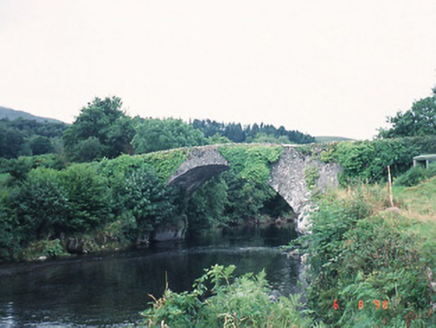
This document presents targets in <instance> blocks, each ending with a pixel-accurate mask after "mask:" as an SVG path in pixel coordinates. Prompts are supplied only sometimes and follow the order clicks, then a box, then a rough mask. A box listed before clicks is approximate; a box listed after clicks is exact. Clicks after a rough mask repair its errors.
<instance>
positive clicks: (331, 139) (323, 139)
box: [315, 136, 354, 143]
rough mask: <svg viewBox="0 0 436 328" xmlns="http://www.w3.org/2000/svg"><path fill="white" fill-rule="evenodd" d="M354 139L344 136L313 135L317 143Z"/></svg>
mask: <svg viewBox="0 0 436 328" xmlns="http://www.w3.org/2000/svg"><path fill="white" fill-rule="evenodd" d="M352 140H354V139H351V138H345V137H330V136H322V137H315V141H316V142H319V143H323V142H338V141H352Z"/></svg>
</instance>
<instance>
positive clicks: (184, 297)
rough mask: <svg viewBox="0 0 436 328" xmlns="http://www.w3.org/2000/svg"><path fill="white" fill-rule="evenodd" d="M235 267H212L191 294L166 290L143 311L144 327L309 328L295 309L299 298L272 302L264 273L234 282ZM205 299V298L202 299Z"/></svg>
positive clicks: (249, 274)
mask: <svg viewBox="0 0 436 328" xmlns="http://www.w3.org/2000/svg"><path fill="white" fill-rule="evenodd" d="M234 270H235V266H233V265H231V266H228V267H224V266H220V265H215V266H212V267H211V268H210V269H209V270H206V273H205V274H204V275H203V276H202V277H200V278H199V279H197V280H196V282H195V284H194V285H193V290H192V291H191V292H182V293H175V292H172V291H171V290H169V289H167V290H166V291H165V293H164V295H163V296H162V297H161V298H160V299H158V300H155V302H154V304H153V307H152V308H150V309H148V310H146V311H144V312H143V313H142V315H144V316H145V317H146V318H147V319H146V320H145V322H144V324H146V325H147V327H162V326H163V325H168V326H169V327H196V328H200V327H211V328H213V327H265V328H266V327H309V323H310V321H309V319H307V318H303V316H302V314H301V312H300V311H299V310H297V306H298V296H292V295H291V296H290V297H283V296H281V297H280V298H279V299H278V301H276V302H272V301H271V300H270V297H269V292H270V290H269V288H268V281H267V280H266V274H265V272H264V271H261V272H260V273H258V274H256V275H253V274H251V273H248V274H245V275H243V276H241V277H238V278H237V279H235V277H234V276H233V272H234ZM206 296H208V297H207V298H205V297H206Z"/></svg>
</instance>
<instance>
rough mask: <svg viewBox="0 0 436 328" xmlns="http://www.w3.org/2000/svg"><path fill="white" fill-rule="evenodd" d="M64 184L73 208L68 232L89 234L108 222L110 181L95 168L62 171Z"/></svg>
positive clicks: (81, 167)
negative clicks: (85, 232)
mask: <svg viewBox="0 0 436 328" xmlns="http://www.w3.org/2000/svg"><path fill="white" fill-rule="evenodd" d="M61 184H62V187H63V188H64V190H65V191H66V194H67V197H68V200H69V207H70V210H69V212H68V216H67V220H68V221H67V222H68V224H67V226H66V227H65V230H66V231H69V232H75V231H82V232H83V231H90V230H92V229H93V228H95V227H97V226H98V225H103V224H104V223H106V222H108V221H109V220H108V219H109V218H110V212H111V203H112V200H111V194H110V190H109V188H108V181H107V179H106V178H105V177H103V176H102V175H99V174H98V173H97V169H96V168H95V167H94V166H91V165H85V164H74V165H72V166H70V167H69V168H68V169H67V170H65V171H61Z"/></svg>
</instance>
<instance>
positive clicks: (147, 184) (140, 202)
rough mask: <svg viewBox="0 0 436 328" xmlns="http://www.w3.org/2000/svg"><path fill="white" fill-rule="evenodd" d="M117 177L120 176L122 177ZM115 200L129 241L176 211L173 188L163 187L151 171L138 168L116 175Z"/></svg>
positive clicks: (173, 217)
mask: <svg viewBox="0 0 436 328" xmlns="http://www.w3.org/2000/svg"><path fill="white" fill-rule="evenodd" d="M120 177H123V178H122V179H121V180H120V179H119V178H120ZM114 191H115V193H116V194H115V196H114V199H115V201H116V203H117V204H118V208H119V209H120V210H121V211H122V213H120V216H121V218H122V219H123V224H124V232H125V234H127V235H128V238H129V239H130V240H132V241H133V240H135V239H136V238H138V236H141V235H143V234H144V233H150V232H151V231H153V230H154V229H155V228H156V227H157V225H158V224H160V223H162V222H170V221H171V220H172V219H175V218H176V217H177V214H178V204H177V201H176V198H177V196H178V194H177V192H176V190H175V189H172V188H165V187H164V186H163V185H162V183H161V181H160V180H159V178H158V177H157V176H156V174H155V173H154V171H153V170H151V169H150V168H149V167H147V166H142V169H141V170H136V171H134V172H130V173H127V174H126V175H119V176H118V183H117V186H116V188H115V190H114Z"/></svg>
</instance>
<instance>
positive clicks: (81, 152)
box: [75, 137, 103, 162]
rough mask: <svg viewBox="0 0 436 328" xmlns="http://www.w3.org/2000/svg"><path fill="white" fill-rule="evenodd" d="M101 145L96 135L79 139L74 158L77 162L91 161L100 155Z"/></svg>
mask: <svg viewBox="0 0 436 328" xmlns="http://www.w3.org/2000/svg"><path fill="white" fill-rule="evenodd" d="M102 152H103V151H102V145H101V143H100V141H99V140H98V139H97V138H96V137H89V138H88V139H85V140H80V141H79V143H78V144H77V146H76V154H75V158H76V159H77V160H78V161H79V162H91V161H92V160H94V159H99V158H100V157H101V155H102Z"/></svg>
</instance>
